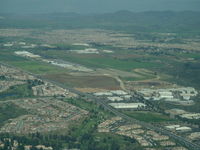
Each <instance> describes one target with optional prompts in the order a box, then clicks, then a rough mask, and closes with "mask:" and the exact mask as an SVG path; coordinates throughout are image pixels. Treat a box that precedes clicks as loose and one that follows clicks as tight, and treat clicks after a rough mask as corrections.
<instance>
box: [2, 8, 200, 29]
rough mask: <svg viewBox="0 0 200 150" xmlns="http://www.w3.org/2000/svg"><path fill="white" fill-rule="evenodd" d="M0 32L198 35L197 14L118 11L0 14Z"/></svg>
mask: <svg viewBox="0 0 200 150" xmlns="http://www.w3.org/2000/svg"><path fill="white" fill-rule="evenodd" d="M0 16H2V17H4V18H5V19H3V21H2V20H0V28H6V27H12V28H13V27H16V28H64V29H66V28H67V29H71V28H102V29H112V30H120V31H127V32H136V31H139V32H149V31H150V32H156V31H158V32H160V31H162V32H200V17H199V16H200V12H192V11H183V12H172V11H163V12H158V11H149V12H140V13H133V12H130V11H118V12H115V13H106V14H90V15H80V14H77V13H53V14H39V15H38V14H37V15H12V14H0Z"/></svg>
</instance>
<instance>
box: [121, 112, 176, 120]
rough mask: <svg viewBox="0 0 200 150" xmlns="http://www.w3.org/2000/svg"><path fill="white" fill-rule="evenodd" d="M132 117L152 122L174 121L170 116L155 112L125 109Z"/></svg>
mask: <svg viewBox="0 0 200 150" xmlns="http://www.w3.org/2000/svg"><path fill="white" fill-rule="evenodd" d="M124 113H125V114H127V115H128V116H130V117H133V118H135V119H137V120H140V121H144V122H151V123H156V122H157V123H159V122H165V121H174V120H173V119H170V118H169V117H168V116H166V115H163V114H160V113H154V112H135V111H124Z"/></svg>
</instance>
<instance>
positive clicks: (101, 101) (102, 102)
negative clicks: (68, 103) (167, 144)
mask: <svg viewBox="0 0 200 150" xmlns="http://www.w3.org/2000/svg"><path fill="white" fill-rule="evenodd" d="M0 64H1V63H0ZM3 65H5V64H3ZM7 66H9V67H11V66H10V65H7ZM13 68H15V67H13ZM16 69H18V68H16ZM24 72H25V71H24ZM27 73H29V74H31V75H33V76H35V75H34V74H32V73H30V72H27ZM35 77H36V78H40V79H42V80H44V81H47V82H51V83H53V84H55V85H57V86H60V87H62V88H65V89H67V90H69V91H70V92H73V93H76V94H78V95H80V96H84V97H85V98H87V99H92V100H94V101H95V102H96V103H97V104H99V105H101V106H103V107H104V109H106V110H108V111H110V112H112V113H113V114H115V115H117V116H119V117H122V118H123V119H125V120H128V121H130V122H132V123H137V124H140V125H141V126H143V127H145V128H147V129H152V130H155V131H157V132H159V133H162V134H164V135H168V136H169V137H171V138H173V139H175V140H177V141H179V142H180V143H182V144H183V145H185V146H186V147H188V148H189V149H191V150H200V145H197V144H195V143H192V142H190V141H188V140H187V139H185V138H184V137H181V136H178V135H176V134H174V133H172V132H170V131H168V130H165V129H163V128H160V127H155V126H153V125H152V124H149V123H146V122H142V121H138V120H136V119H134V118H131V117H129V116H127V115H125V114H123V113H121V112H120V111H118V110H117V109H115V108H113V107H111V106H110V105H108V104H107V102H106V101H105V100H104V99H100V98H98V97H96V96H94V95H92V94H87V93H82V92H80V91H77V90H75V89H73V88H70V87H67V86H65V85H63V84H60V83H58V82H55V81H52V80H47V79H45V78H42V77H40V76H35Z"/></svg>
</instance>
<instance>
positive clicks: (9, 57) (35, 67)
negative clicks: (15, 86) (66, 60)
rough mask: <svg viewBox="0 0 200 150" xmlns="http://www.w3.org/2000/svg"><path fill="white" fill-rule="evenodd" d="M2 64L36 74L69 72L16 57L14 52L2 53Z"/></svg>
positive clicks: (0, 56) (0, 59)
mask: <svg viewBox="0 0 200 150" xmlns="http://www.w3.org/2000/svg"><path fill="white" fill-rule="evenodd" d="M0 62H2V63H7V64H9V65H12V66H14V67H17V68H20V69H22V70H25V71H28V72H31V73H35V74H48V73H57V72H67V70H65V69H63V68H59V67H56V66H53V65H50V64H47V63H44V62H40V61H37V60H31V59H27V58H23V57H20V56H16V55H14V53H13V52H5V51H1V52H0Z"/></svg>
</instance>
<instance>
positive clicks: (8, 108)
mask: <svg viewBox="0 0 200 150" xmlns="http://www.w3.org/2000/svg"><path fill="white" fill-rule="evenodd" d="M25 114H27V112H26V110H24V109H22V108H19V107H18V106H16V105H14V104H12V103H3V104H1V105H0V126H2V125H4V123H5V122H6V121H7V120H9V119H12V118H16V117H19V116H21V115H25Z"/></svg>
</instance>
